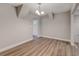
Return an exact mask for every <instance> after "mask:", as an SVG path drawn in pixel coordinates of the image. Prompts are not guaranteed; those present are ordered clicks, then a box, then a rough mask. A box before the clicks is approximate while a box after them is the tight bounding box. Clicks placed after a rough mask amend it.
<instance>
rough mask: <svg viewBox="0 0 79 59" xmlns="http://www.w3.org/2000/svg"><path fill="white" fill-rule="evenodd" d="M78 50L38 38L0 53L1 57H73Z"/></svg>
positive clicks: (63, 43) (57, 42) (61, 42)
mask: <svg viewBox="0 0 79 59" xmlns="http://www.w3.org/2000/svg"><path fill="white" fill-rule="evenodd" d="M77 51H79V49H76V48H75V47H72V46H71V45H70V43H68V42H63V41H59V40H55V39H48V38H38V39H35V40H32V41H29V42H27V43H24V44H22V45H19V46H17V47H15V48H12V49H9V50H7V51H4V52H2V53H0V55H1V56H73V55H74V56H75V55H79V53H78V52H77Z"/></svg>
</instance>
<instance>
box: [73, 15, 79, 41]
mask: <svg viewBox="0 0 79 59" xmlns="http://www.w3.org/2000/svg"><path fill="white" fill-rule="evenodd" d="M73 25H74V26H73V28H74V33H73V35H74V37H73V38H74V42H79V15H76V16H74V23H73Z"/></svg>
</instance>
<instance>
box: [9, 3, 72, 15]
mask: <svg viewBox="0 0 79 59" xmlns="http://www.w3.org/2000/svg"><path fill="white" fill-rule="evenodd" d="M10 5H12V6H14V7H16V6H19V5H22V3H20V4H19V3H12V4H10ZM72 5H73V3H41V5H40V10H41V11H44V12H45V14H48V13H54V14H58V13H63V12H67V11H69V10H71V8H72ZM37 9H38V3H24V4H23V7H22V10H21V14H22V15H23V13H24V15H26V13H27V12H31V13H33V14H35V11H36V10H37Z"/></svg>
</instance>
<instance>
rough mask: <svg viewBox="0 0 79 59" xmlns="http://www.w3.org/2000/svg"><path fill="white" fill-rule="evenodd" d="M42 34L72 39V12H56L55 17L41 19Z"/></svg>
mask: <svg viewBox="0 0 79 59" xmlns="http://www.w3.org/2000/svg"><path fill="white" fill-rule="evenodd" d="M41 31H42V32H41V36H43V37H49V38H59V39H64V40H65V39H66V40H69V39H70V13H69V12H67V13H61V14H55V16H54V19H49V18H48V16H46V18H45V17H44V18H43V19H41Z"/></svg>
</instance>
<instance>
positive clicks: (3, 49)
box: [0, 39, 32, 52]
mask: <svg viewBox="0 0 79 59" xmlns="http://www.w3.org/2000/svg"><path fill="white" fill-rule="evenodd" d="M31 40H32V39H29V40H25V41H22V42H20V43H17V44H13V45H10V46H7V47H5V48H2V49H0V52H3V51H6V50H8V49H11V48H14V47H16V46H19V45H21V44H23V43H26V42H29V41H31Z"/></svg>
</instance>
